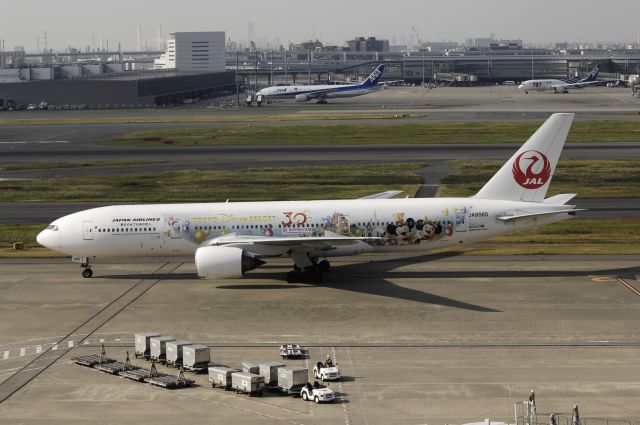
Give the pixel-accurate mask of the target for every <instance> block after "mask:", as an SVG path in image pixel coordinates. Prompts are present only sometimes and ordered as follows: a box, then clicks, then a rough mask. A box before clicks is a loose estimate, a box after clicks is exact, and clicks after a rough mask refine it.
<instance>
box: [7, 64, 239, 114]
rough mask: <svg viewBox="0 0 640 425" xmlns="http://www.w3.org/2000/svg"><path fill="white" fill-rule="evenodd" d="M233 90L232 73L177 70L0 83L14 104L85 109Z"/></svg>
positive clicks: (178, 100) (139, 104) (153, 103)
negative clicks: (69, 106)
mask: <svg viewBox="0 0 640 425" xmlns="http://www.w3.org/2000/svg"><path fill="white" fill-rule="evenodd" d="M234 89H235V74H234V72H226V71H224V72H187V71H185V72H182V71H176V70H167V71H163V70H160V71H147V72H130V73H123V74H120V75H114V76H110V75H108V74H105V75H104V76H102V77H96V78H77V79H50V80H32V81H28V82H19V83H4V84H0V99H4V102H5V104H6V102H7V100H12V101H13V102H15V103H16V104H23V105H26V104H30V103H33V104H37V103H40V102H41V101H46V102H48V103H49V104H52V105H84V107H88V108H122V107H149V106H160V105H169V104H175V103H181V102H182V100H183V99H188V98H195V97H199V98H206V97H213V96H216V95H218V94H224V93H228V92H229V91H230V90H234Z"/></svg>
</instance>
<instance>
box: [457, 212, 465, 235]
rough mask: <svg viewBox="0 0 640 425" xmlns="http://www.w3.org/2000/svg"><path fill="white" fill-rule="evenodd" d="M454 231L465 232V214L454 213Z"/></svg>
mask: <svg viewBox="0 0 640 425" xmlns="http://www.w3.org/2000/svg"><path fill="white" fill-rule="evenodd" d="M455 230H456V232H466V231H467V215H466V214H464V213H463V214H456V223H455Z"/></svg>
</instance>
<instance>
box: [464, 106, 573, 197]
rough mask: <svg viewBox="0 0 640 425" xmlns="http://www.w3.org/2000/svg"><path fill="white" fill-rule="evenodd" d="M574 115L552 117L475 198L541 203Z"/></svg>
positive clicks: (554, 115)
mask: <svg viewBox="0 0 640 425" xmlns="http://www.w3.org/2000/svg"><path fill="white" fill-rule="evenodd" d="M573 118H574V114H553V115H551V116H550V117H549V118H548V119H547V120H546V121H545V122H544V124H542V126H541V127H540V128H538V130H537V131H536V132H535V133H534V134H533V135H532V136H531V137H530V138H529V140H527V142H526V143H525V144H524V145H522V147H520V149H518V151H517V152H516V153H515V154H514V155H513V156H512V157H511V159H509V161H507V162H506V163H505V164H504V165H503V166H502V168H500V170H499V171H498V172H497V173H496V174H495V175H494V176H493V177H492V178H491V180H489V182H487V184H485V185H484V187H483V188H482V189H480V191H479V192H478V193H476V194H475V195H474V198H478V199H499V200H505V201H527V202H542V201H544V197H545V195H546V193H547V189H548V188H549V184H550V183H551V178H552V177H553V173H554V171H555V169H556V164H557V163H558V159H559V158H560V153H561V152H562V147H563V146H564V142H565V140H566V139H567V135H568V134H569V128H571V123H572V122H573Z"/></svg>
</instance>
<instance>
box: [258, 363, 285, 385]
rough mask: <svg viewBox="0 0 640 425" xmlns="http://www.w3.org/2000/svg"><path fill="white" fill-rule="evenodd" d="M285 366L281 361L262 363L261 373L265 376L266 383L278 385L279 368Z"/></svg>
mask: <svg viewBox="0 0 640 425" xmlns="http://www.w3.org/2000/svg"><path fill="white" fill-rule="evenodd" d="M285 366H286V365H285V364H284V363H279V362H269V363H260V375H262V376H264V383H265V384H266V385H278V369H279V368H281V367H285Z"/></svg>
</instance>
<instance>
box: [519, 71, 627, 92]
mask: <svg viewBox="0 0 640 425" xmlns="http://www.w3.org/2000/svg"><path fill="white" fill-rule="evenodd" d="M599 72H600V64H597V65H596V66H595V67H594V68H593V69H592V70H591V72H590V73H589V74H588V75H587V76H586V77H584V78H569V79H566V80H556V79H546V80H527V81H525V82H523V83H522V84H520V85H519V86H518V90H520V91H523V92H525V94H529V91H530V90H531V91H534V90H535V91H539V92H543V91H546V90H553V92H554V93H569V89H582V88H585V87H587V86H592V85H594V84H606V83H608V82H615V81H616V80H598V73H599Z"/></svg>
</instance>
